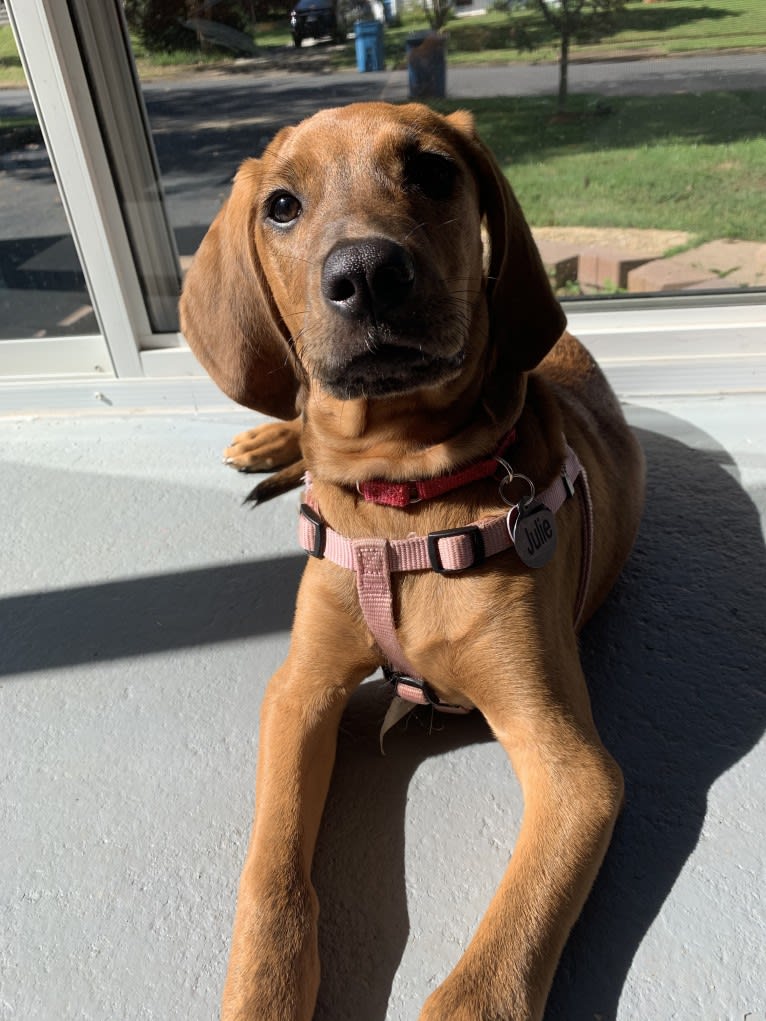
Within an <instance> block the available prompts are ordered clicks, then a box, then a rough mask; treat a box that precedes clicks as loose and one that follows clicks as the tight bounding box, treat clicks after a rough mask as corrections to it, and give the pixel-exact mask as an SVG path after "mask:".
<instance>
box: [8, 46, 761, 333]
mask: <svg viewBox="0 0 766 1021" xmlns="http://www.w3.org/2000/svg"><path fill="white" fill-rule="evenodd" d="M292 55H293V51H288V52H286V54H285V65H288V64H289V59H290V57H291V56H292ZM569 85H570V91H571V92H572V93H586V94H588V93H589V94H597V95H601V96H607V97H608V96H618V95H622V96H627V95H657V96H660V95H668V94H676V93H681V92H696V93H701V92H706V91H711V90H712V91H715V90H731V89H748V90H752V89H755V90H764V92H765V93H766V53H749V54H730V55H717V56H690V57H677V58H663V59H651V60H632V61H604V62H593V63H586V62H582V63H578V62H574V63H572V64H571V65H570V73H569ZM557 88H558V65H557V64H555V63H553V64H539V65H531V66H528V65H517V64H514V65H508V66H506V67H491V68H476V67H449V68H448V73H447V90H448V94H449V95H450V97H452V98H458V99H459V98H465V99H471V98H477V97H482V96H542V95H551V94H555V92H556V90H557ZM407 93H408V79H407V74H406V72H405V71H386V72H373V73H369V74H359V73H358V72H356V71H350V72H342V73H332V74H328V73H289V72H285V71H273V70H272V71H262V70H253V69H252V68H250V69H248V70H241V71H239V72H238V73H234V72H226V73H220V72H219V73H215V72H210V73H202V74H196V75H194V76H190V77H185V78H174V79H166V80H162V81H156V82H149V83H147V84H146V85H145V86H144V96H145V101H146V106H147V110H148V114H149V120H150V123H151V125H152V130H153V134H154V141H155V146H156V149H157V154H158V159H159V163H160V167H161V169H162V176H163V186H164V189H165V194H166V198H167V204H168V209H169V214H170V218H171V222H172V223H173V226H174V228H175V230H176V234H177V239H178V245H179V249H180V251H181V253H182V254H184V253H190V252H193V251H194V250H195V248H196V245H197V243H198V241H199V239H200V237H201V236H202V233H203V232H204V230H205V228H206V226H207V224H208V223H209V222H210V220H211V219H212V218H213V216H214V215H215V212H216V210H217V209H218V208H219V206H220V203H221V201H222V199H223V198H224V196H225V195H226V193H227V192H228V189H229V185H230V181H231V176H232V173H233V171H234V170H235V168H236V167H237V165H238V164H239V162H241V160H242V159H244V158H245V157H247V156H252V155H258V153H259V152H260V151H261V150H262V149H263V146H264V145H265V144H266V142H267V141H268V139H269V138H270V137H271V136H272V135H273V134H274V132H275V131H276V130H277V129H278V128H279V127H281V126H282V125H283V124H286V123H294V122H296V121H298V120H300V119H301V118H303V117H305V116H308V115H310V114H311V113H313V112H314V111H315V110H317V109H318V108H320V107H324V106H332V105H344V104H346V103H351V102H356V101H362V100H373V99H385V100H391V101H399V100H403V99H406V98H407ZM32 110H33V107H32V102H31V98H30V96H29V93H28V91H26V90H23V89H5V90H0V116H3V115H5V116H9V115H18V114H29V113H30V112H32ZM51 253H52V254H53V255H54V256H55V258H51V257H50V256H51ZM25 268H26V269H29V270H30V271H31V272H26V270H25ZM30 291H34V292H35V301H34V302H30V300H29V298H30ZM84 304H87V293H86V291H85V287H84V281H83V278H82V274H80V273H79V272H78V271H77V268H76V260H75V259H74V253H73V248H72V244H71V240H69V238H68V230H67V226H66V220H65V217H64V212H63V208H62V205H61V201H60V199H59V196H58V191H57V189H56V187H55V183H54V180H53V175H52V172H51V169H50V164H49V163H48V159H47V154H46V152H45V150H44V148H43V147H37V148H34V147H33V148H25V149H20V150H14V151H12V152H9V153H5V154H0V338H2V337H8V336H28V335H30V334H31V333H34V332H35V330H36V328H37V326H38V325H39V322H40V318H41V313H42V308H43V307H44V308H45V309H46V311H45V312H44V313H42V316H43V318H44V319H45V320H46V321H47V323H48V325H46V327H45V330H46V332H47V333H48V335H51V333H67V332H81V331H82V330H83V329H85V330H88V329H90V330H94V329H95V321H94V320H92V317H91V321H90V322H89V321H88V320H87V319H85V320H83V319H82V318H80V319H76V321H75V322H74V323H72V324H71V325H70V326H67V325H66V322H67V320H68V318H69V315H70V314H71V313H76V312H77V310H78V309H82V307H83V305H84ZM62 323H64V324H65V325H61V324H62ZM51 324H53V325H51Z"/></svg>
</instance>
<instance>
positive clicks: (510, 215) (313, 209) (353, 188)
mask: <svg viewBox="0 0 766 1021" xmlns="http://www.w3.org/2000/svg"><path fill="white" fill-rule="evenodd" d="M482 224H484V225H485V226H486V229H487V233H488V237H489V253H485V252H483V247H482ZM487 255H488V257H487ZM564 324H565V320H564V316H563V313H562V312H561V309H560V307H559V305H558V303H557V302H556V300H555V298H554V296H553V293H552V291H551V288H550V284H549V282H548V278H547V275H546V273H545V270H544V268H543V266H542V263H541V261H540V257H539V254H538V252H537V248H536V247H535V244H534V242H533V240H532V237H531V234H530V231H529V227H528V226H527V223H526V221H525V219H524V217H523V214H522V212H521V210H520V208H519V205H518V202H517V201H516V198H515V197H514V195H513V192H512V191H511V189H510V187H509V185H508V183H507V181H506V179H505V177H504V175H503V174H502V172H501V170H500V168H499V167H498V166H497V164H496V162H495V160H494V158H493V157H492V155H491V154H490V153H489V151H488V150H487V148H486V147H485V146H484V145H483V144H482V142H481V141H480V140H479V139H478V138H477V137H476V134H475V132H474V128H473V121H472V118H471V117H470V115H468V114H465V113H456V114H452V115H451V116H448V117H442V116H440V115H439V114H436V113H434V112H433V111H431V110H429V109H428V108H426V107H423V106H419V105H415V104H412V105H408V106H403V107H397V106H390V105H388V104H383V103H369V104H357V105H354V106H350V107H345V108H341V109H337V110H326V111H323V112H322V113H319V114H317V115H315V116H314V117H311V118H309V119H308V120H306V121H304V122H303V123H301V124H299V125H298V126H297V127H295V128H286V129H284V130H283V131H281V132H280V133H279V134H278V135H277V136H276V138H275V139H274V140H273V142H272V143H271V144H270V145H269V147H268V148H267V149H266V151H265V153H264V155H263V157H262V158H261V159H259V160H248V161H247V162H245V163H244V164H243V165H242V167H241V168H240V170H239V172H238V174H237V176H236V179H235V182H234V187H233V190H232V194H231V196H230V198H229V199H228V201H227V202H226V204H225V205H224V207H223V208H222V210H221V212H220V213H219V214H218V216H217V217H216V219H215V221H214V222H213V224H212V225H211V227H210V230H209V231H208V233H207V235H206V237H205V239H204V240H203V242H202V245H201V246H200V248H199V251H198V252H197V254H196V256H195V259H194V262H193V265H192V267H191V269H190V271H189V274H188V276H187V279H186V283H185V285H184V291H183V295H182V299H181V325H182V329H183V332H184V334H185V336H186V338H187V340H188V342H189V344H190V345H191V347H192V349H193V350H194V352H195V354H196V355H197V357H198V358H199V360H200V361H201V363H202V365H203V366H204V367H205V368H206V369H207V371H208V372H209V373H210V375H211V376H212V377H213V379H214V380H215V382H216V383H217V384H218V385H219V386H220V387H221V389H222V390H223V391H224V392H225V393H226V394H228V395H229V396H230V397H232V398H233V399H234V400H235V401H237V402H238V403H240V404H244V405H247V406H249V407H252V408H255V409H257V410H260V411H263V412H265V413H267V414H270V415H275V416H277V417H281V418H291V417H293V416H294V415H295V414H296V410H297V408H298V407H300V404H301V402H302V400H303V398H304V397H305V396H306V394H307V393H311V392H318V393H320V394H323V395H325V396H326V397H329V398H335V399H340V400H349V399H353V398H359V397H364V398H370V399H373V400H374V399H376V398H381V397H389V396H392V395H399V394H407V393H412V392H415V391H419V390H423V389H433V388H436V387H458V388H459V386H460V381H461V379H463V378H465V379H466V380H468V379H471V380H472V381H473V383H472V385H474V388H475V386H476V377H477V375H478V374H480V375H481V376H482V378H483V380H484V381H485V382H484V383H481V384H480V386H481V385H486V387H487V388H488V391H497V390H498V388H502V386H503V381H504V380H507V379H508V377H509V375H510V374H513V373H515V374H518V373H520V372H524V371H527V370H529V369H532V368H533V367H534V366H535V365H536V364H537V363H538V362H539V361H540V360H541V359H542V358H543V357H544V356H545V354H546V353H547V352H548V351H549V350H550V348H551V347H552V346H553V344H554V343H555V342H556V340H557V339H558V337H559V336H560V335H561V333H562V331H563V329H564Z"/></svg>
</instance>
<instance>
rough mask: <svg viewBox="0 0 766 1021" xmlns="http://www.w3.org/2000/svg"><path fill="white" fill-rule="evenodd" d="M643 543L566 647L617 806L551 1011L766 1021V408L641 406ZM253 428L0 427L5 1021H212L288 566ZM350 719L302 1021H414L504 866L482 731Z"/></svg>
mask: <svg viewBox="0 0 766 1021" xmlns="http://www.w3.org/2000/svg"><path fill="white" fill-rule="evenodd" d="M628 413H629V417H630V420H631V422H632V424H633V425H634V426H635V427H636V429H638V431H639V434H640V437H641V440H642V442H643V444H644V447H645V449H646V453H647V457H648V461H649V496H648V502H647V509H646V515H645V519H644V524H643V527H642V531H641V534H640V538H639V541H638V545H637V548H636V550H635V553H634V555H633V557H632V559H631V561H630V563H629V566H628V568H627V569H626V571H625V573H624V575H623V577H622V579H621V580H620V582H619V584H618V586H617V588H616V590H615V592H614V593H613V596H612V598H611V600H610V601H609V603H608V604H607V605H606V606H605V607H604V608H603V610H602V611H601V612H600V613H599V615H598V617H597V618H596V619H595V620H594V621H593V622H592V623H591V624H590V625H589V627H588V628H587V630H586V632H585V633H584V635H583V639H582V647H583V660H584V664H585V669H586V674H587V676H588V678H589V682H590V685H591V690H592V696H593V703H594V711H595V715H596V719H597V722H598V725H599V728H600V731H601V733H602V736H603V737H604V740H605V743H606V744H607V746H608V747H609V748H610V749H611V751H612V752H613V754H614V755H615V756H616V758H617V759H618V761H619V762H620V763H621V765H622V767H623V769H624V771H625V776H626V783H627V803H626V808H625V811H624V813H623V816H622V818H621V820H620V822H619V823H618V826H617V830H616V834H615V838H614V841H613V844H612V847H611V849H610V851H609V854H608V857H607V860H606V862H605V865H604V867H603V869H602V871H601V874H600V876H599V879H598V881H597V884H596V887H595V889H594V892H593V894H592V896H591V898H590V900H589V902H588V904H587V906H586V908H585V911H584V914H583V916H582V918H581V920H580V922H579V923H578V925H577V926H576V928H575V930H574V932H573V934H572V937H571V939H570V941H569V944H568V946H567V949H566V951H565V954H564V957H563V960H562V963H561V966H560V969H559V972H558V975H557V978H556V981H555V985H554V988H553V992H552V995H551V999H550V1004H549V1008H548V1011H547V1014H546V1019H547V1021H599V1019H601V1021H613V1019H619V1021H670V1019H684V1021H686V1019H689V1021H744V1019H748V1021H766V958H765V957H764V947H765V946H766V917H765V915H764V889H766V886H765V880H766V875H765V869H764V862H765V860H766V839H765V838H764V818H765V815H766V805H765V804H764V782H763V778H764V775H766V742H764V740H763V730H764V717H765V716H766V701H765V700H764V678H765V677H766V633H765V632H766V629H765V621H766V614H765V613H764V606H765V601H764V580H765V579H766V550H765V549H764V529H763V519H764V515H765V514H766V394H752V395H740V396H737V397H725V398H713V397H705V398H701V397H685V398H671V397H665V398H656V399H651V400H650V399H646V400H642V401H641V402H640V403H637V404H633V405H631V406H630V407H629V408H628ZM252 421H253V418H252V417H251V416H248V415H247V414H246V413H244V412H238V411H231V412H229V411H221V412H220V413H211V414H195V413H193V412H191V411H190V412H188V413H179V414H151V413H149V414H134V415H129V414H124V413H119V414H112V415H109V414H103V415H85V414H82V415H70V416H66V417H46V416H39V417H16V418H5V419H0V450H1V453H0V460H1V461H2V481H3V485H2V489H1V490H0V507H2V521H3V529H2V535H1V536H0V563H1V564H2V571H0V749H1V751H0V756H1V759H0V761H1V762H2V770H1V772H0V788H1V797H2V800H1V802H0V832H2V838H3V854H2V860H1V861H0V917H1V919H2V924H1V927H0V928H1V931H2V942H1V943H0V1019H3V1021H51V1019H54V1018H55V1019H56V1021H75V1019H78V1021H80V1019H82V1021H138V1019H142V1021H143V1019H157V1021H160V1019H161V1021H170V1019H179V1021H180V1019H184V1021H203V1019H205V1021H208V1019H210V1018H212V1017H214V1016H216V1010H217V1005H218V1001H219V997H220V990H221V984H222V979H223V975H224V970H225V966H226V957H227V945H228V939H229V934H230V926H231V919H232V913H233V906H234V895H235V889H236V882H237V878H238V873H239V868H240V865H241V861H242V857H243V854H244V849H245V843H246V839H247V834H248V831H249V826H250V820H251V809H252V783H253V775H254V764H255V754H256V745H257V720H258V709H259V703H260V700H261V696H262V693H263V689H264V685H265V683H266V681H267V679H268V677H269V675H270V674H271V672H272V670H273V669H274V668H275V667H276V666H277V664H278V663H279V662H280V660H281V659H282V657H283V655H284V653H285V650H286V646H287V642H288V632H289V628H290V623H291V612H292V605H293V598H294V594H295V589H296V586H297V583H298V578H299V576H300V572H301V568H302V563H303V556H302V554H301V553H300V552H299V550H298V549H297V546H296V542H295V538H294V531H295V512H296V506H297V497H296V494H290V495H287V496H285V497H282V498H280V499H279V500H277V501H275V502H274V503H272V504H270V505H267V506H265V507H263V508H260V509H258V510H256V511H250V510H245V509H243V508H242V507H241V505H240V500H241V498H242V496H243V495H244V494H245V492H246V491H247V490H248V488H249V485H250V483H251V480H250V479H248V478H244V477H242V476H238V475H237V474H235V473H233V472H231V471H229V470H227V469H226V468H224V467H222V465H221V463H220V451H221V449H222V448H223V447H224V446H225V444H226V442H227V441H228V439H229V437H230V436H231V435H232V434H233V433H234V432H235V431H237V430H239V429H241V428H243V427H246V426H247V425H249V424H251V423H252ZM383 711H384V696H383V694H382V692H381V689H380V686H379V685H378V684H377V683H375V682H374V681H373V682H370V683H368V684H366V685H364V686H363V687H362V689H361V691H360V693H359V694H358V696H357V697H356V698H355V699H354V700H353V703H352V706H351V708H350V709H349V711H348V713H347V716H346V719H345V721H344V724H343V729H342V735H341V740H340V748H339V755H338V762H337V768H336V772H335V777H334V781H333V786H332V791H331V795H330V801H329V805H328V809H327V812H326V816H325V822H324V826H323V829H322V833H321V836H320V841H319V851H318V856H317V860H316V867H315V880H316V885H317V888H318V890H319V894H320V899H321V903H322V915H321V934H320V938H321V953H322V958H323V965H324V973H323V982H322V988H321V992H320V1002H319V1007H318V1010H317V1013H316V1018H317V1019H319V1021H414V1019H415V1018H416V1017H417V1013H418V1009H419V1006H420V1005H421V1004H422V1002H423V1001H424V999H425V997H426V995H427V994H428V992H429V991H430V990H432V989H433V988H434V987H435V985H436V984H437V983H438V982H439V981H440V979H441V978H442V977H444V976H445V975H446V973H447V972H448V971H449V969H450V967H451V966H452V965H453V963H454V962H455V961H456V959H457V958H458V956H459V954H460V952H461V949H462V948H463V947H464V946H465V945H466V942H467V941H468V939H469V937H470V935H471V933H472V931H473V929H474V928H475V926H476V924H477V922H478V920H479V918H480V917H481V914H482V912H483V910H484V908H485V906H486V905H487V903H488V902H489V899H490V897H491V894H492V891H493V890H494V888H495V886H496V885H497V883H498V881H499V878H500V876H501V874H502V871H503V869H504V867H505V865H506V862H507V859H508V856H509V854H510V852H511V850H512V847H513V843H514V839H515V835H516V832H517V828H518V824H519V819H520V816H521V809H522V806H521V799H520V794H519V789H518V786H517V784H516V782H515V779H514V778H513V776H512V774H511V771H510V769H509V767H508V764H507V762H506V760H505V757H504V755H503V753H502V751H501V749H500V748H499V746H498V745H497V744H496V743H494V741H493V740H492V739H491V736H490V734H489V733H488V731H487V729H486V727H485V725H484V724H483V722H482V720H481V719H480V718H479V717H478V716H473V717H470V718H465V719H461V718H452V717H447V718H445V719H439V720H438V721H437V726H436V727H435V728H434V729H433V731H431V730H430V728H429V726H428V720H426V719H423V720H413V721H412V722H410V724H409V727H408V728H407V730H406V731H405V730H400V731H396V732H394V733H393V734H391V735H390V736H389V738H388V740H387V746H386V751H387V754H386V757H385V758H382V757H381V756H380V754H379V751H378V741H377V733H378V727H379V723H380V719H381V716H382V713H383Z"/></svg>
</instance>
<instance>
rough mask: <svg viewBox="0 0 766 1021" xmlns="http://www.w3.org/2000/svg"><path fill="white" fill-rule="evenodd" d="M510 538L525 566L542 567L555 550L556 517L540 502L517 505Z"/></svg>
mask: <svg viewBox="0 0 766 1021" xmlns="http://www.w3.org/2000/svg"><path fill="white" fill-rule="evenodd" d="M511 538H512V539H513V544H514V546H515V547H516V552H517V553H518V554H519V557H520V558H521V560H522V561H523V562H524V563H525V564H526V565H527V567H544V566H545V565H546V564H547V563H548V561H549V560H550V559H551V557H552V556H553V554H554V553H555V552H556V519H555V518H554V516H553V514H552V513H551V512H550V511H549V510H548V508H547V507H544V506H543V505H542V504H538V505H537V506H536V507H532V508H531V509H529V510H528V509H527V508H523V507H521V506H519V514H518V517H517V518H516V523H515V524H514V526H513V534H512V535H511Z"/></svg>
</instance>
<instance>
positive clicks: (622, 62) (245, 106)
mask: <svg viewBox="0 0 766 1021" xmlns="http://www.w3.org/2000/svg"><path fill="white" fill-rule="evenodd" d="M164 6H165V8H166V9H167V7H168V5H167V4H165V5H164ZM171 6H172V5H171ZM176 6H178V7H179V9H180V8H183V7H184V4H183V3H181V2H179V3H178V4H177V5H176ZM150 8H152V4H151V3H149V2H148V0H146V2H139V0H135V2H134V3H132V4H131V3H129V4H128V5H127V8H126V9H127V11H128V16H129V20H130V24H131V30H132V34H133V43H134V47H135V51H136V54H137V56H138V63H139V69H140V74H141V77H142V80H143V89H144V96H145V99H146V103H147V107H148V111H149V117H150V121H151V124H152V126H153V130H154V138H155V144H156V146H157V152H158V156H159V163H160V166H161V168H162V172H163V177H164V183H165V189H166V194H167V198H168V203H169V209H170V215H171V219H172V220H173V223H174V225H175V229H176V235H177V239H178V245H179V249H180V251H181V254H182V255H183V256H187V257H188V256H189V255H190V254H191V253H192V252H193V250H194V248H195V246H196V244H197V242H198V240H199V238H200V237H201V235H202V233H203V232H204V229H205V227H206V226H207V224H208V223H209V221H210V219H211V217H212V216H213V214H214V213H215V211H216V209H217V208H218V205H219V204H220V202H221V200H222V199H223V197H224V196H225V194H226V192H227V190H228V186H229V181H230V177H231V175H232V173H233V171H234V170H235V168H236V165H237V163H238V162H239V161H240V160H241V159H243V158H245V157H246V156H250V155H257V154H258V153H259V152H260V151H261V149H262V147H263V145H264V143H265V142H266V140H267V139H268V138H269V137H270V136H271V134H272V133H273V132H274V131H275V130H276V129H277V128H278V127H280V126H281V125H282V124H284V123H289V122H293V121H295V120H297V119H300V118H301V117H304V116H307V115H308V114H310V113H312V112H313V111H314V110H316V109H319V108H320V107H322V106H331V105H335V104H344V103H348V102H352V101H355V100H360V99H388V100H392V101H394V102H399V101H405V100H406V99H408V98H409V97H412V96H414V97H415V98H418V97H419V94H420V93H423V94H424V95H425V96H426V97H427V99H426V101H428V102H431V103H433V104H434V105H436V106H438V108H440V109H444V110H447V109H452V108H454V107H464V108H465V107H467V108H469V109H471V110H472V111H473V112H474V113H475V115H476V119H477V123H478V126H479V130H480V132H481V133H482V135H483V136H484V138H485V139H486V141H487V142H488V143H489V144H490V146H491V147H492V149H493V150H494V152H495V154H496V155H497V157H498V159H499V160H500V162H501V164H502V166H503V168H504V169H505V170H506V172H507V174H508V176H509V178H510V180H511V182H512V184H513V186H514V188H515V190H516V192H517V194H518V196H519V199H520V201H521V204H522V206H523V208H524V210H525V212H526V214H527V217H528V219H529V221H530V223H531V224H532V226H533V228H534V232H535V236H536V238H537V240H538V244H539V247H540V249H541V251H542V254H543V257H544V260H545V262H546V264H547V266H548V268H549V271H550V273H551V276H552V277H553V279H554V280H555V282H556V285H557V288H558V290H559V293H560V294H561V295H562V296H565V297H572V298H575V297H578V296H587V297H590V296H593V295H601V296H614V295H621V294H626V293H633V294H635V293H647V292H650V293H658V292H659V293H667V292H671V293H673V292H687V293H688V292H695V293H697V294H701V293H704V292H714V293H715V292H719V293H720V292H721V291H722V290H727V291H735V292H744V291H748V290H750V291H752V290H753V289H758V288H763V287H765V286H766V247H764V246H765V245H766V203H765V202H764V201H763V196H764V189H766V91H765V90H766V54H764V52H763V47H764V46H766V21H764V19H763V9H762V4H761V0H719V2H717V3H716V4H715V5H709V4H702V3H700V2H699V0H656V2H652V0H628V2H622V0H598V2H596V0H585V3H580V2H579V0H578V2H577V3H575V2H574V0H494V2H493V0H489V2H484V0H472V2H470V3H465V2H463V0H459V2H457V3H454V4H453V3H445V2H444V0H422V2H414V0H413V2H410V3H402V2H401V0H385V2H384V3H378V2H377V0H373V2H372V3H364V2H363V3H354V2H353V0H341V2H340V3H337V2H333V0H327V2H324V0H310V2H309V0H298V2H296V3H295V6H294V7H293V8H292V10H291V11H290V10H287V9H286V8H285V7H284V6H281V7H280V5H279V4H276V3H272V4H269V3H267V2H256V0H254V2H251V3H233V2H232V3H229V2H221V3H219V4H214V5H211V6H209V7H208V8H206V11H205V17H204V18H202V17H188V18H186V21H185V24H183V19H178V18H176V20H175V22H174V23H173V24H172V25H170V24H169V23H167V22H166V23H165V24H164V27H163V26H162V25H159V24H158V23H157V21H156V19H155V20H154V21H152V19H151V18H150V17H149V14H150V13H151V10H150ZM153 9H154V10H155V11H156V6H155V8H153ZM434 31H435V32H436V34H431V33H433V32H434ZM163 33H164V34H163ZM173 61H176V63H175V64H173V63H172V62H173ZM171 69H172V70H171ZM445 85H446V88H445ZM444 92H446V96H445V97H444V98H440V96H439V94H440V93H444Z"/></svg>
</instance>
